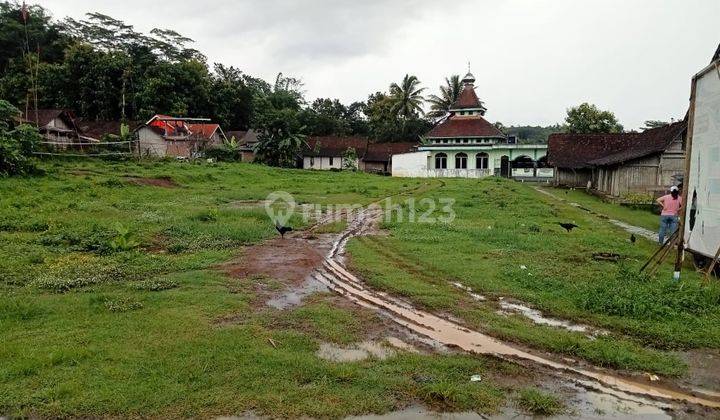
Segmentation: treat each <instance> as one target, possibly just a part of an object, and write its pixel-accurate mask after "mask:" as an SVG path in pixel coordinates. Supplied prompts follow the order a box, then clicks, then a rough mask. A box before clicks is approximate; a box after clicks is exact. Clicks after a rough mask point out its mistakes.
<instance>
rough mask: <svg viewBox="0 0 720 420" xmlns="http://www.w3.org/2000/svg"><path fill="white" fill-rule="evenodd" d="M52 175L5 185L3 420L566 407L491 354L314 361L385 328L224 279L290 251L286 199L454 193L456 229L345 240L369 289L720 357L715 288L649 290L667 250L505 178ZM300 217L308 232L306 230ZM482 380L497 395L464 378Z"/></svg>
mask: <svg viewBox="0 0 720 420" xmlns="http://www.w3.org/2000/svg"><path fill="white" fill-rule="evenodd" d="M43 168H44V169H45V170H46V175H45V176H38V177H30V178H8V179H0V293H1V294H2V299H0V342H2V343H3V345H2V346H0V361H1V362H0V415H26V416H41V417H50V416H52V417H55V416H121V417H127V416H163V417H167V416H200V417H207V416H213V415H241V414H243V413H247V412H254V413H256V414H261V415H269V416H273V417H287V416H291V417H297V416H315V417H341V416H344V415H349V414H362V413H382V412H387V411H390V410H393V409H397V408H400V407H403V406H405V405H407V404H410V403H413V402H421V403H423V404H425V405H427V406H429V407H432V408H435V409H439V410H448V411H459V410H460V411H461V410H476V411H478V412H482V413H492V412H496V411H497V410H498V409H500V408H501V407H502V406H504V405H505V404H510V403H512V400H513V398H514V397H513V395H518V392H519V393H520V394H519V395H521V396H522V397H521V400H522V401H523V403H524V404H525V405H527V407H528V408H527V409H528V410H530V411H532V410H539V412H543V411H547V412H550V411H554V410H557V409H558V407H560V406H561V405H560V403H558V402H556V401H553V400H551V399H549V398H546V397H544V396H543V395H541V394H538V393H537V392H534V391H532V388H528V384H529V385H532V384H531V382H532V380H531V379H528V380H527V381H526V382H528V383H524V384H521V385H514V384H508V383H507V381H504V380H503V378H508V377H511V378H532V373H531V372H528V370H527V369H526V368H522V367H519V366H517V365H514V364H510V363H505V362H500V361H498V360H495V359H492V358H486V357H474V356H465V355H457V354H448V355H441V354H413V353H409V352H398V354H397V355H395V356H393V357H391V358H389V359H386V360H379V359H376V358H371V359H368V360H364V361H359V362H348V363H334V362H329V361H326V360H323V359H319V358H318V357H316V355H315V352H316V350H317V349H318V347H319V345H320V343H321V342H334V343H338V344H348V343H354V342H358V341H362V340H364V339H366V337H367V334H368V332H367V329H368V326H369V325H382V323H383V322H385V321H383V320H382V319H381V318H379V316H378V315H376V314H374V313H371V312H368V311H365V310H361V309H359V308H356V307H353V306H352V305H349V304H340V303H344V301H342V299H341V298H340V297H337V296H334V295H331V294H318V295H314V296H312V298H311V299H308V300H307V301H306V302H305V303H304V304H303V305H301V306H299V307H296V308H292V309H288V310H285V311H279V310H275V309H272V308H269V307H266V306H265V305H262V304H261V305H258V304H257V299H258V296H257V293H258V292H257V287H255V286H256V284H254V283H256V282H258V281H261V280H260V279H254V278H247V279H236V278H230V277H228V276H226V275H225V274H224V273H223V272H222V271H221V270H219V269H218V265H219V264H221V263H224V262H227V261H229V260H232V259H234V258H237V257H238V255H239V254H240V250H241V248H242V247H243V246H245V245H252V244H257V243H260V242H262V241H263V240H265V239H267V238H271V237H274V236H275V235H276V233H275V230H274V227H273V225H272V223H271V222H270V221H269V220H268V218H267V216H266V215H265V212H264V210H263V209H262V207H259V206H257V205H252V204H251V203H252V202H253V201H254V200H263V199H264V198H265V197H266V196H267V194H268V193H269V192H272V191H276V190H283V191H288V192H290V193H292V194H293V195H294V196H295V198H296V199H297V200H298V201H299V202H301V203H319V204H333V203H338V204H339V203H342V204H346V203H360V204H367V203H370V202H373V201H376V200H379V199H381V198H384V197H387V196H391V195H396V194H399V193H405V195H404V196H403V198H402V199H404V198H407V197H410V196H413V195H414V196H416V197H417V198H422V197H430V198H441V197H451V198H455V199H456V200H457V201H456V203H455V206H454V209H455V211H456V212H457V219H456V220H455V221H454V222H453V223H452V224H448V225H446V224H412V223H407V222H393V223H387V224H386V226H384V227H386V228H388V229H389V230H390V235H389V236H386V237H365V238H359V239H355V240H353V241H352V242H351V244H350V247H349V251H350V252H351V255H352V263H353V265H354V266H355V267H357V272H359V273H360V274H362V275H363V276H364V278H365V279H366V280H367V281H368V282H369V283H370V284H372V285H373V286H374V287H376V288H378V289H386V290H389V291H392V292H393V293H396V294H398V295H403V296H406V297H408V298H409V299H411V300H412V301H414V302H416V303H417V304H418V305H421V306H424V307H427V308H429V309H432V310H435V311H439V312H440V311H441V312H449V313H452V314H453V315H455V316H457V317H459V318H461V319H463V320H465V322H466V323H467V324H468V325H470V326H473V327H476V328H478V329H480V330H483V331H487V332H490V333H492V334H493V335H496V336H499V337H502V338H506V339H508V340H512V341H516V342H520V343H524V344H527V345H529V346H531V347H535V348H538V349H548V350H552V351H555V352H558V353H561V354H565V355H572V356H575V357H578V358H582V359H586V360H589V361H591V362H593V363H595V364H598V365H604V366H611V367H618V368H623V369H628V370H634V371H653V372H658V373H662V374H667V375H682V374H683V372H684V367H683V365H682V364H681V363H679V361H678V360H677V359H676V358H675V357H673V356H671V355H670V354H669V353H668V352H667V351H666V350H668V349H671V348H696V347H711V348H717V347H720V322H719V321H720V310H718V299H719V298H718V296H719V295H720V292H719V291H718V288H717V287H716V286H712V287H710V288H703V287H701V285H700V284H699V282H698V278H697V276H695V275H694V274H693V273H690V272H688V273H685V274H684V280H683V282H682V283H680V284H674V283H671V282H669V281H667V278H668V273H669V268H668V267H664V268H663V269H662V270H661V271H660V274H659V275H658V277H657V278H651V279H649V278H643V277H640V276H636V275H634V274H633V273H634V272H635V270H636V269H637V267H638V265H639V264H641V262H642V261H644V259H645V258H646V257H647V256H648V255H649V253H650V252H651V251H652V250H653V248H652V244H650V243H649V242H645V241H641V242H639V243H638V244H636V245H635V246H632V245H631V244H630V243H629V242H627V241H626V236H627V235H625V234H624V233H623V232H622V231H620V230H618V229H617V228H614V227H612V226H610V225H607V224H605V223H602V222H598V221H597V220H595V219H592V218H591V216H590V215H588V214H586V213H584V212H582V211H580V210H577V209H574V208H572V207H570V206H566V205H563V204H562V203H558V202H554V201H552V199H551V198H549V197H543V196H541V195H540V194H538V193H537V192H536V191H534V190H532V189H531V188H530V187H528V186H524V185H520V184H517V183H512V182H510V181H505V180H496V179H494V178H493V179H487V180H481V181H477V180H447V181H446V182H443V183H442V184H444V186H440V185H441V183H439V182H432V183H428V181H426V180H411V179H393V178H385V177H378V176H372V175H367V174H362V173H319V172H310V171H300V170H279V169H272V168H267V167H263V166H259V165H248V164H207V163H202V164H193V163H178V162H144V163H130V162H117V163H112V162H100V161H68V162H45V163H43ZM396 200H401V198H400V197H398V198H396ZM566 219H572V220H576V221H577V222H578V224H580V225H581V226H582V228H581V229H579V230H576V231H573V232H572V233H571V234H566V233H565V232H564V231H562V230H560V229H559V227H558V226H557V225H555V222H556V221H560V220H566ZM291 223H292V224H293V226H295V227H298V228H300V227H302V222H301V220H300V218H299V217H295V218H293V219H292V221H291ZM343 226H344V225H343V224H342V223H337V224H333V225H330V226H328V227H326V228H325V231H326V232H336V231H339V230H341V229H342V228H343ZM598 250H602V251H614V252H619V253H621V254H622V255H623V256H626V257H627V260H626V261H625V262H623V263H622V264H614V263H607V262H595V261H593V260H592V259H591V258H590V257H589V255H590V253H591V252H594V251H598ZM520 265H526V266H527V270H521V269H520ZM271 280H272V279H268V282H270V281H271ZM448 280H457V281H461V282H462V283H463V284H466V285H467V286H470V287H473V288H474V289H476V290H477V291H479V292H482V293H485V294H487V295H488V296H499V295H502V296H507V297H515V298H517V299H520V300H523V301H525V302H528V303H530V304H532V305H534V306H537V307H538V308H541V309H542V310H544V311H547V312H548V313H549V314H552V315H555V316H559V317H564V318H568V319H573V320H577V321H581V322H584V323H588V324H592V325H596V326H600V327H602V328H605V329H607V330H609V331H610V332H611V335H610V336H608V337H601V338H598V339H596V340H589V339H587V338H585V337H584V336H583V335H582V334H579V333H571V332H566V331H563V330H558V329H555V328H550V327H540V326H535V325H533V324H531V323H530V322H529V321H527V320H525V319H524V318H520V317H519V316H505V315H500V314H497V313H496V312H495V310H494V309H493V308H491V307H489V306H487V305H481V304H478V303H476V302H472V301H471V300H469V299H468V297H467V296H466V295H465V294H463V293H462V292H461V291H460V290H458V289H456V288H453V287H452V286H449V285H448V283H447V281H448ZM269 339H272V340H273V341H272V342H274V343H276V345H272V343H271V341H270V340H269ZM473 374H481V375H482V376H483V378H484V379H483V381H482V382H480V383H474V382H470V381H468V378H469V377H470V376H471V375H473ZM516 386H517V388H515V387H516ZM538 407H539V408H538Z"/></svg>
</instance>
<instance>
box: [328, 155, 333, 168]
mask: <svg viewBox="0 0 720 420" xmlns="http://www.w3.org/2000/svg"><path fill="white" fill-rule="evenodd" d="M328 159H330V166H333V157H332V156H330V157H329V158H328Z"/></svg>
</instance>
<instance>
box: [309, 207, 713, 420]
mask: <svg viewBox="0 0 720 420" xmlns="http://www.w3.org/2000/svg"><path fill="white" fill-rule="evenodd" d="M383 214H384V211H383V210H382V209H381V208H380V207H379V206H377V205H375V206H373V205H371V206H369V207H367V208H364V209H361V210H359V211H357V212H356V213H355V217H354V219H353V220H352V221H351V222H350V223H349V224H348V227H347V228H346V229H345V231H343V232H342V233H341V234H339V235H338V236H337V239H336V240H335V241H334V242H333V245H332V247H331V249H330V251H329V252H328V253H327V255H326V256H325V259H324V260H323V262H322V266H321V267H318V269H317V270H316V272H315V278H316V279H317V280H318V281H320V282H322V283H324V284H325V285H326V286H327V287H328V288H329V289H330V290H333V291H334V292H336V293H338V294H340V295H342V296H344V297H345V298H347V299H349V300H351V301H352V302H354V303H356V304H358V305H360V306H363V307H365V308H369V309H373V310H376V311H379V312H381V313H383V314H385V315H386V316H388V317H390V319H391V320H393V321H394V322H396V323H397V324H399V325H401V326H403V327H405V328H408V329H410V330H411V331H412V332H414V333H416V334H419V335H422V336H425V337H428V338H430V339H432V340H435V341H437V342H439V343H441V344H444V345H447V346H450V347H455V348H459V349H461V350H464V351H466V352H469V353H475V354H483V355H492V356H496V357H500V358H503V359H507V360H513V361H529V362H532V363H535V364H538V365H541V366H545V367H547V368H550V370H551V371H555V372H558V373H564V374H565V375H566V376H567V375H568V374H570V375H573V376H579V377H582V378H585V379H584V380H577V379H576V381H577V382H582V383H585V384H586V385H588V386H591V387H593V388H596V389H599V390H601V391H602V392H605V393H608V394H611V395H615V396H624V397H625V398H628V399H632V398H634V397H632V395H639V396H643V397H651V398H654V399H661V400H669V401H682V402H688V403H692V404H698V405H703V406H706V407H712V408H720V399H713V398H710V397H708V398H705V397H698V396H695V395H692V394H690V393H688V392H684V391H682V390H671V389H666V388H662V387H657V386H654V385H651V384H647V383H642V382H637V381H634V380H631V379H627V378H623V377H620V376H615V375H612V374H608V373H603V372H600V371H596V370H592V369H587V368H578V367H573V366H570V365H566V364H563V363H559V362H556V361H553V360H550V359H547V358H545V357H542V356H538V355H536V354H533V353H530V352H529V351H525V350H521V349H518V348H515V347H513V346H511V345H509V344H507V343H505V342H503V341H501V340H498V339H495V338H493V337H490V336H488V335H486V334H483V333H481V332H479V331H474V330H471V329H468V328H466V327H464V326H462V325H460V324H458V323H456V322H453V321H451V320H448V319H445V318H442V317H440V316H438V315H435V314H433V313H430V312H427V311H423V310H420V309H418V308H416V307H414V306H413V305H412V304H410V303H408V302H405V301H403V300H400V299H398V298H395V297H393V296H390V295H389V294H387V293H384V292H380V291H376V290H373V289H370V288H368V287H367V285H366V284H365V283H364V282H363V281H362V280H361V279H360V278H358V277H357V276H355V275H354V274H352V273H351V272H350V271H349V270H348V269H347V268H346V267H345V265H344V263H343V258H342V255H343V254H344V251H345V246H346V244H347V242H348V240H349V239H350V238H352V237H355V236H359V235H365V234H372V233H374V232H375V229H376V227H377V224H378V222H379V220H380V218H381V217H382V216H383ZM588 379H589V380H590V381H588Z"/></svg>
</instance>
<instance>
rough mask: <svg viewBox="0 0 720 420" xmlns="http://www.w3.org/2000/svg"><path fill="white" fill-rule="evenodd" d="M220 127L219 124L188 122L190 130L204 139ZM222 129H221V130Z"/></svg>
mask: <svg viewBox="0 0 720 420" xmlns="http://www.w3.org/2000/svg"><path fill="white" fill-rule="evenodd" d="M219 129H220V124H205V123H199V124H190V131H191V132H192V133H193V134H194V135H196V136H200V137H202V138H204V139H209V138H210V137H212V135H213V134H215V132H216V131H217V130H219ZM221 131H222V130H221Z"/></svg>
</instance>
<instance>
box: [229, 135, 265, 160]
mask: <svg viewBox="0 0 720 420" xmlns="http://www.w3.org/2000/svg"><path fill="white" fill-rule="evenodd" d="M227 137H228V139H232V138H235V141H236V142H237V145H238V148H239V149H240V160H241V161H243V162H252V161H254V160H255V146H256V145H257V143H258V138H257V132H256V131H255V130H253V129H252V128H251V129H249V130H247V131H245V130H236V131H228V132H227Z"/></svg>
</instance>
